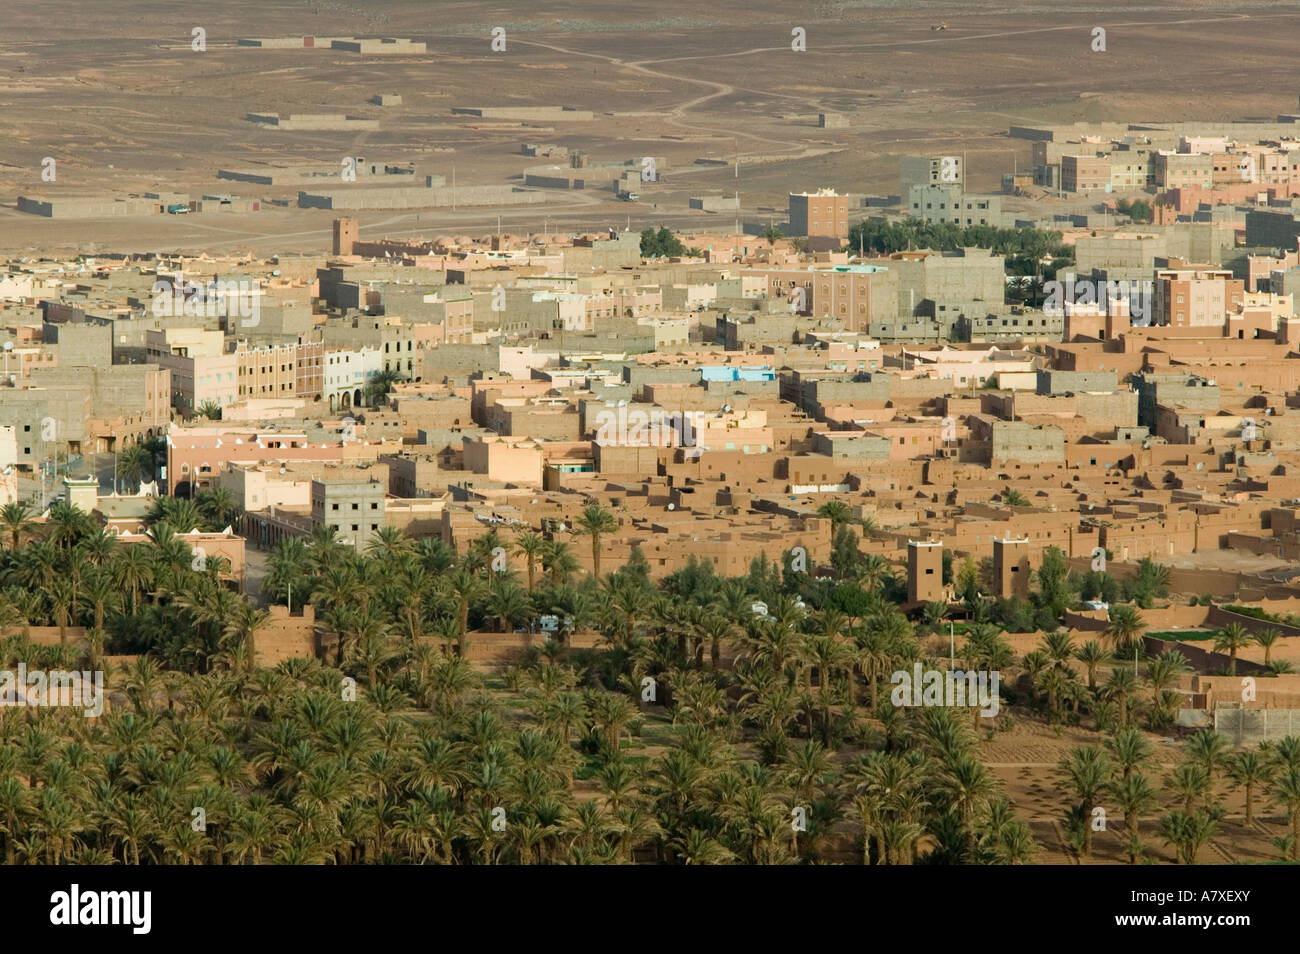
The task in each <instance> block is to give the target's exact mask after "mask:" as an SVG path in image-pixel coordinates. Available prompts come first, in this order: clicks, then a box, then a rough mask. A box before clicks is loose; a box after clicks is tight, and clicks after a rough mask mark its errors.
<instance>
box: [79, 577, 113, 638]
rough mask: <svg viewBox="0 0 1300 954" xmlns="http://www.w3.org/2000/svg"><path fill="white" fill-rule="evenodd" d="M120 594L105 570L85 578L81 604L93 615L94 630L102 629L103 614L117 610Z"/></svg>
mask: <svg viewBox="0 0 1300 954" xmlns="http://www.w3.org/2000/svg"><path fill="white" fill-rule="evenodd" d="M120 593H121V590H120V589H119V588H118V585H117V583H116V582H114V580H113V577H112V574H111V572H110V571H109V570H107V569H102V570H97V571H96V572H94V573H92V574H90V575H89V576H88V577H87V578H86V580H85V582H84V584H83V585H82V587H81V594H80V596H81V600H82V602H83V603H85V604H86V605H87V606H89V607H90V608H91V610H92V611H93V613H94V621H95V623H94V625H95V629H98V630H102V629H103V628H104V612H105V610H107V609H116V608H117V606H118V599H119V594H120Z"/></svg>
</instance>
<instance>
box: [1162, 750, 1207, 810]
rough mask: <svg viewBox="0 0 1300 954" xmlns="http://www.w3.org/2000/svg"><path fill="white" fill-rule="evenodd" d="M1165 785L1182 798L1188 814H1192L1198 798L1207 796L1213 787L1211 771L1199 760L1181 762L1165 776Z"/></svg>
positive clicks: (1184, 808)
mask: <svg viewBox="0 0 1300 954" xmlns="http://www.w3.org/2000/svg"><path fill="white" fill-rule="evenodd" d="M1165 786H1166V787H1167V788H1168V789H1169V790H1170V792H1171V793H1172V794H1174V795H1176V796H1177V797H1178V798H1179V799H1181V800H1182V805H1183V812H1184V813H1185V814H1187V815H1191V814H1192V810H1193V806H1194V805H1195V804H1196V801H1197V799H1199V798H1203V797H1204V796H1206V795H1207V794H1208V793H1209V792H1210V789H1211V787H1212V786H1211V782H1210V773H1209V772H1208V771H1206V769H1205V766H1204V765H1202V764H1200V763H1199V762H1179V763H1178V764H1177V765H1175V766H1174V768H1173V770H1172V771H1171V772H1169V773H1168V774H1167V775H1166V776H1165Z"/></svg>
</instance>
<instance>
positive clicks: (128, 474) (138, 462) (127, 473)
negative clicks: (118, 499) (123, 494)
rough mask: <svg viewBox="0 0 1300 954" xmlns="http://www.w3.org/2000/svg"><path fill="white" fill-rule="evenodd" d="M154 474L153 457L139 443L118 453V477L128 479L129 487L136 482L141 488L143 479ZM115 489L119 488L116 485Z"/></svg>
mask: <svg viewBox="0 0 1300 954" xmlns="http://www.w3.org/2000/svg"><path fill="white" fill-rule="evenodd" d="M152 474H153V457H152V455H150V454H149V452H148V451H146V450H145V449H144V448H143V447H141V446H140V445H139V444H132V445H131V446H130V447H128V448H127V449H126V450H124V451H122V453H120V454H118V455H117V477H118V479H119V480H124V481H126V485H127V486H128V487H130V486H131V485H132V484H134V485H135V489H136V490H139V489H140V483H141V481H143V480H144V479H145V478H146V477H150V476H152ZM113 491H114V492H116V491H117V488H116V487H114V488H113Z"/></svg>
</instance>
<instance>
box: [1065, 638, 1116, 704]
mask: <svg viewBox="0 0 1300 954" xmlns="http://www.w3.org/2000/svg"><path fill="white" fill-rule="evenodd" d="M1074 658H1075V659H1077V660H1079V662H1081V663H1083V665H1084V668H1085V669H1086V670H1087V673H1088V688H1089V689H1091V690H1092V691H1093V692H1096V691H1097V668H1098V667H1099V666H1104V665H1105V664H1106V663H1108V662H1110V661H1111V660H1112V659H1113V658H1114V657H1113V656H1112V655H1111V654H1110V652H1109V651H1108V650H1106V649H1105V648H1104V647H1103V646H1102V645H1101V643H1099V642H1098V641H1097V640H1095V639H1090V640H1088V641H1087V642H1086V643H1084V644H1083V645H1082V646H1080V647H1079V648H1078V649H1076V650H1075V651H1074Z"/></svg>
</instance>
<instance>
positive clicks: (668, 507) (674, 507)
mask: <svg viewBox="0 0 1300 954" xmlns="http://www.w3.org/2000/svg"><path fill="white" fill-rule="evenodd" d="M664 509H665V510H676V509H677V504H674V503H670V504H669V505H668V506H667V507H665V508H664Z"/></svg>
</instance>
